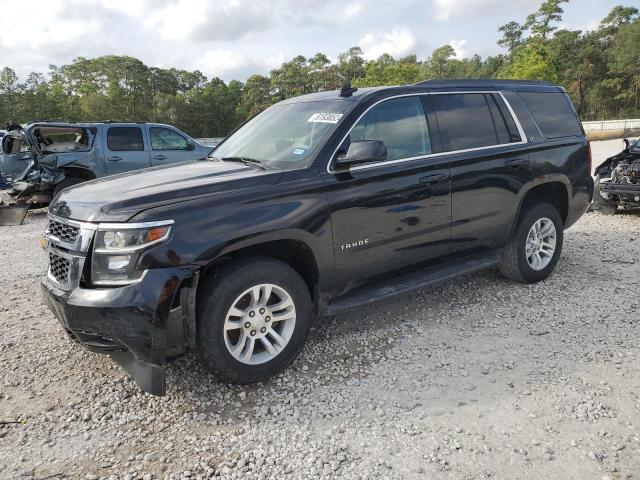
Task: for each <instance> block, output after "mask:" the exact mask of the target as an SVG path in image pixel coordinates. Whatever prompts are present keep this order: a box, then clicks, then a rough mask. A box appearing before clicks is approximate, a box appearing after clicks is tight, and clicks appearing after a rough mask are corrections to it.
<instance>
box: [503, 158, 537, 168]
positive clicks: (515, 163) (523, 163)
mask: <svg viewBox="0 0 640 480" xmlns="http://www.w3.org/2000/svg"><path fill="white" fill-rule="evenodd" d="M504 166H505V167H512V168H518V167H530V166H531V160H529V159H527V158H517V159H515V160H507V161H505V162H504Z"/></svg>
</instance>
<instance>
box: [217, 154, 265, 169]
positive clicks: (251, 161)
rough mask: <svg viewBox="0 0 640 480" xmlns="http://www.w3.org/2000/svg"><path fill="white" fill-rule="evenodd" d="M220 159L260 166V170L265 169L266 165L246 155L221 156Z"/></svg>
mask: <svg viewBox="0 0 640 480" xmlns="http://www.w3.org/2000/svg"><path fill="white" fill-rule="evenodd" d="M220 160H222V161H223V162H239V163H244V164H245V165H252V166H256V167H259V168H261V169H262V170H266V169H267V167H265V166H264V164H263V163H262V162H261V161H260V160H257V159H255V158H248V157H222V158H221V159H220Z"/></svg>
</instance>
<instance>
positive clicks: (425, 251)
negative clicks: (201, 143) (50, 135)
mask: <svg viewBox="0 0 640 480" xmlns="http://www.w3.org/2000/svg"><path fill="white" fill-rule="evenodd" d="M593 189H594V182H593V179H592V177H591V158H590V147H589V143H588V141H587V139H586V137H585V135H584V131H583V130H582V126H581V124H580V122H579V121H578V117H577V115H576V112H575V110H574V108H573V106H572V104H571V101H570V100H569V97H568V96H567V94H566V92H565V91H564V89H562V88H561V87H557V86H554V85H551V84H549V83H546V82H533V81H427V82H422V83H419V84H416V85H407V86H397V87H378V88H363V89H355V88H351V87H350V86H348V85H345V87H343V88H342V89H341V90H339V91H332V92H323V93H315V94H311V95H306V96H302V97H298V98H292V99H289V100H285V101H282V102H280V103H278V104H276V105H274V106H272V107H270V108H268V109H266V110H265V111H263V112H262V113H260V114H258V115H257V116H255V117H253V118H252V119H250V120H249V121H247V122H246V123H245V124H244V125H242V126H241V127H239V128H238V129H237V130H236V131H235V132H233V133H232V134H231V135H230V136H229V137H227V138H226V139H225V140H224V141H223V142H222V143H221V144H220V145H219V146H218V147H217V148H216V149H215V150H214V151H213V152H212V153H211V154H210V156H209V157H208V158H207V159H205V160H200V161H192V162H184V163H179V164H173V165H169V166H166V167H164V166H163V167H158V168H151V169H147V170H144V171H143V173H127V174H122V175H118V176H114V177H110V178H106V179H98V180H94V181H91V182H88V183H86V184H83V185H79V186H75V187H71V188H69V189H67V190H64V191H63V192H62V193H60V194H59V195H58V196H57V197H56V198H55V199H54V200H53V202H52V203H51V205H50V208H49V219H48V226H47V229H46V232H45V236H44V239H43V242H42V243H43V246H44V248H45V249H46V251H47V253H48V256H49V263H48V267H47V272H46V274H45V275H44V277H43V279H42V286H43V289H44V292H45V299H46V302H47V303H48V305H49V306H50V307H51V309H52V310H53V312H54V313H55V315H56V316H57V318H58V319H59V320H60V322H61V324H62V326H63V327H64V329H65V330H66V332H67V333H68V334H69V336H70V337H71V338H72V339H74V340H75V341H77V342H79V343H81V344H83V345H85V346H86V347H87V348H88V349H89V350H91V351H95V352H103V353H108V354H110V355H111V356H112V357H113V359H114V360H115V361H117V362H118V363H119V364H120V365H122V366H123V367H124V368H125V369H126V370H127V371H128V372H129V373H130V374H131V375H132V376H133V377H134V379H135V380H136V382H137V383H138V385H139V386H140V387H141V388H142V389H143V390H145V391H147V392H150V393H154V394H163V393H164V392H165V374H164V368H165V365H166V364H167V363H168V362H170V361H171V360H172V359H174V358H176V357H178V356H180V355H182V354H184V353H185V352H187V351H193V352H194V353H195V354H196V356H197V357H198V358H199V360H200V361H201V363H202V364H203V365H204V366H205V367H206V368H207V369H208V370H210V371H211V372H212V373H213V374H215V375H216V376H217V377H218V378H220V379H221V380H223V381H227V382H232V383H240V384H243V383H252V382H259V381H262V380H265V379H267V378H268V377H270V376H272V375H274V374H277V373H278V372H280V371H282V370H283V369H285V368H286V367H287V365H289V364H290V362H291V361H292V360H293V359H294V358H295V357H296V355H297V354H298V352H299V351H300V350H301V348H302V347H303V344H304V342H305V339H306V338H307V335H308V332H309V326H310V322H311V317H312V315H333V314H335V313H336V312H339V311H342V310H344V309H348V308H353V307H357V306H359V305H363V304H366V303H368V302H372V301H376V300H380V299H384V298H388V297H390V296H393V295H397V294H400V293H403V292H407V291H410V290H415V289H421V288H425V287H427V286H431V285H434V284H437V283H440V282H444V281H447V280H449V279H452V278H454V277H457V276H459V275H463V274H468V273H471V272H475V271H478V270H481V269H486V268H494V267H497V268H499V269H500V271H501V272H502V273H503V274H504V275H505V276H506V277H508V278H510V279H513V280H515V281H517V282H523V283H532V282H538V281H540V280H543V279H545V278H546V277H547V276H548V275H550V274H551V272H552V271H553V269H554V268H555V266H556V264H557V262H558V259H559V258H560V253H561V250H562V242H563V231H564V230H565V229H566V228H568V227H570V226H571V225H573V224H574V223H575V222H576V220H578V218H579V217H580V216H581V215H582V214H583V213H584V212H585V211H586V210H587V208H588V207H589V204H590V202H591V198H592V194H593Z"/></svg>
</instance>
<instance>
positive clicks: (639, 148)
mask: <svg viewBox="0 0 640 480" xmlns="http://www.w3.org/2000/svg"><path fill="white" fill-rule="evenodd" d="M631 150H632V151H633V152H634V153H635V152H640V138H639V139H638V140H636V142H635V143H634V144H632V145H631Z"/></svg>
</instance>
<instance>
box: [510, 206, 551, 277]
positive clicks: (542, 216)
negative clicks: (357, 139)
mask: <svg viewBox="0 0 640 480" xmlns="http://www.w3.org/2000/svg"><path fill="white" fill-rule="evenodd" d="M562 241H563V224H562V218H561V217H560V214H559V213H558V210H557V209H556V208H555V207H554V206H553V205H550V204H548V203H541V204H538V205H535V206H533V207H531V208H529V209H528V210H527V211H525V212H524V214H523V215H522V216H521V218H520V220H519V221H518V225H517V227H516V230H515V232H514V233H513V235H512V236H511V238H510V239H509V241H508V242H507V244H506V245H505V246H504V247H503V248H502V250H501V252H500V258H499V264H498V267H499V268H500V271H501V272H502V274H503V275H504V276H505V277H507V278H510V279H512V280H515V281H517V282H522V283H535V282H539V281H541V280H544V279H545V278H547V277H548V276H549V275H551V272H553V270H554V268H555V267H556V264H557V263H558V259H559V258H560V253H561V252H562Z"/></svg>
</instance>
